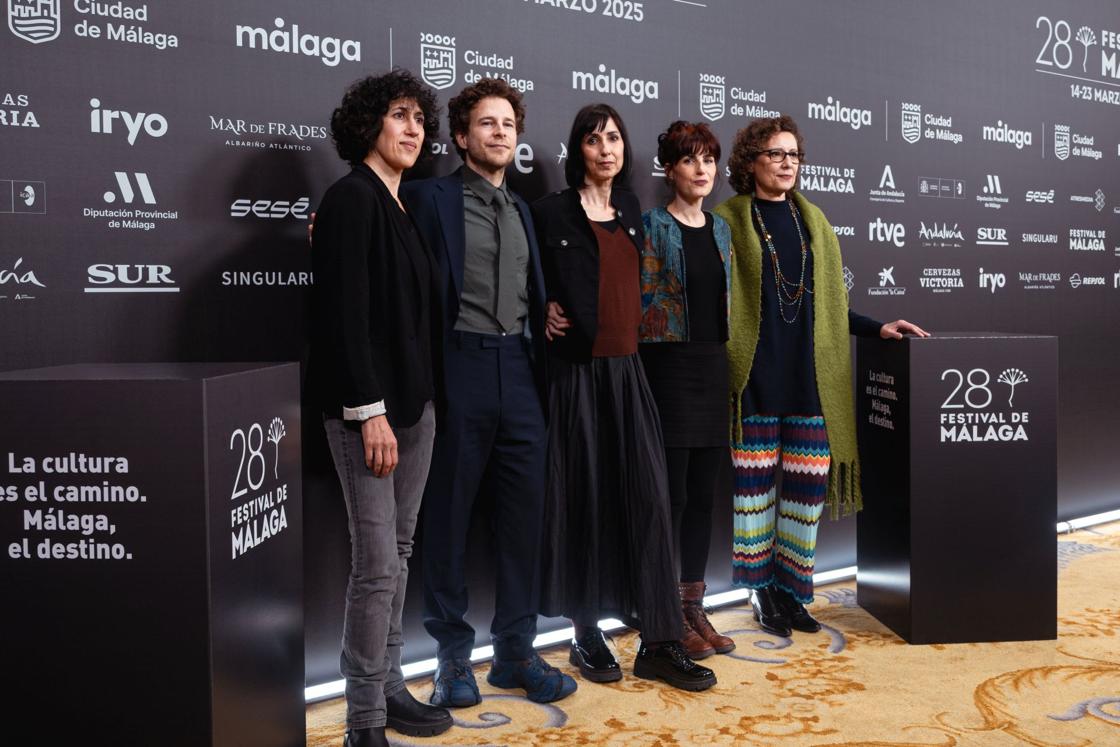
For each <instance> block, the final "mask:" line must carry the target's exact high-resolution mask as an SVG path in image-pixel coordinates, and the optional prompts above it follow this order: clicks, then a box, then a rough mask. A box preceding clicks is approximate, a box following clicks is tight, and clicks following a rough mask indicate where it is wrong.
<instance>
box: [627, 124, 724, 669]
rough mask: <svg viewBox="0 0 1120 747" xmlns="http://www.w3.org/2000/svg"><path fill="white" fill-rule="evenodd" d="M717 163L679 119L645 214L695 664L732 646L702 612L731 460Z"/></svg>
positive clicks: (650, 349)
mask: <svg viewBox="0 0 1120 747" xmlns="http://www.w3.org/2000/svg"><path fill="white" fill-rule="evenodd" d="M719 157H720V145H719V140H717V139H716V136H715V135H714V134H713V133H712V131H711V130H710V129H708V126H707V125H705V124H703V123H691V122H684V121H677V122H673V123H672V124H671V125H669V127H668V129H666V130H665V132H663V133H661V135H659V136H658V138H657V160H658V162H659V163H660V164H661V166H662V167H663V168H664V169H665V181H666V183H667V184H668V185H669V187H670V189H671V190H672V195H673V196H672V199H671V200H670V201H669V204H668V205H667V206H665V207H657V208H654V209H652V210H647V211H646V212H645V213H643V214H642V224H643V227H644V228H645V234H646V241H645V250H644V251H643V252H642V326H641V328H640V329H639V330H638V336H639V340H640V341H641V345H639V346H638V347H639V351H640V352H641V355H642V364H643V366H644V367H645V371H646V377H647V378H648V379H649V386H650V389H651V390H652V391H653V397H654V399H655V400H656V401H657V410H658V413H659V414H660V416H661V433H662V435H663V437H664V440H665V461H666V464H667V466H668V470H669V499H670V507H671V509H672V519H673V543H674V545H675V549H676V556H677V559H678V561H679V565H680V595H681V611H682V613H683V615H684V637H683V638H682V639H681V644H682V645H683V646H684V648H685V651H687V652H688V655H689V657H691V658H693V659H703V658H706V657H708V656H711V655H712V654H715V653H720V654H725V653H728V652H729V651H731V650H732V649H734V648H735V642H734V641H732V640H731V639H730V638H728V637H727V636H724V635H720V634H719V633H718V632H717V631H716V629H715V628H714V627H712V624H711V622H709V621H708V616H707V614H706V613H705V611H704V590H705V586H704V573H705V570H706V567H707V562H708V545H709V543H710V540H711V536H712V504H713V502H714V500H715V495H716V481H717V479H718V477H719V473H720V469H721V468H722V467H723V465H724V464H725V462H726V460H727V423H726V420H725V415H726V413H727V398H726V393H727V319H728V317H727V315H728V309H729V303H730V295H731V294H730V293H729V291H730V288H731V229H730V228H729V227H728V225H727V221H725V220H724V219H723V218H720V217H719V216H718V215H712V214H711V213H709V212H708V211H706V210H704V198H705V197H707V196H708V195H709V194H711V192H712V188H713V187H714V186H715V183H716V173H717V169H718V166H719Z"/></svg>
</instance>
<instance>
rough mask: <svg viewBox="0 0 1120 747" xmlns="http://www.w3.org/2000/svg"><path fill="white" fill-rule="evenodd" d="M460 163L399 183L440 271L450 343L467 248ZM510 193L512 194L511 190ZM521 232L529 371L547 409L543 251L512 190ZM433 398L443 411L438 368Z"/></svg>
mask: <svg viewBox="0 0 1120 747" xmlns="http://www.w3.org/2000/svg"><path fill="white" fill-rule="evenodd" d="M465 168H467V167H466V166H463V167H461V168H460V169H459V170H457V171H455V173H453V174H448V175H447V176H441V177H437V178H432V179H421V180H418V181H415V182H408V183H407V184H403V185H401V198H402V199H403V200H404V201H405V204H406V205H407V206H408V210H409V213H411V215H412V217H413V219H414V220H415V221H416V225H417V226H418V227H419V229H420V232H421V233H422V234H423V235H424V239H425V241H426V242H427V244H428V246H429V247H430V248H431V250H432V254H433V255H434V257H435V260H436V265H437V268H438V269H437V270H436V274H437V275H438V276H439V278H438V281H437V287H438V289H439V290H438V294H439V298H440V304H439V308H440V314H441V316H440V321H441V324H440V328H441V330H442V337H443V342H444V344H448V343H449V341H450V338H451V332H452V330H453V328H454V326H455V321H456V320H457V319H458V318H459V298H460V296H461V295H462V292H463V263H464V261H465V257H466V253H467V239H466V230H467V229H466V223H465V218H464V208H463V177H462V173H461V171H462V169H465ZM510 194H513V192H512V190H511V191H510ZM513 199H514V202H515V204H516V205H517V212H518V213H520V214H521V223H522V225H523V226H524V227H525V237H526V239H527V240H528V242H529V320H528V321H529V324H528V326H527V329H526V336H527V337H529V338H531V341H532V360H533V377H534V378H535V379H536V384H537V393H538V395H539V396H540V398H541V408H542V409H543V410H544V412H545V414H546V416H547V413H548V380H547V368H546V355H545V350H544V340H545V338H544V304H545V293H544V288H545V286H544V274H543V272H542V270H541V254H540V250H539V249H538V247H537V241H536V234H535V232H534V230H533V219H532V218H531V217H530V214H529V206H528V205H527V204H526V203H525V201H524V200H522V199H521V198H520V197H518V196H517V195H516V194H514V195H513ZM437 374H438V380H437V386H436V401H437V405H439V409H440V410H441V411H442V410H443V407H444V406H445V405H446V401H445V400H444V398H443V394H444V393H443V387H442V386H441V382H442V381H443V376H444V375H446V372H444V371H442V369H441V370H439V371H437Z"/></svg>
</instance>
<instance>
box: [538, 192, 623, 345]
mask: <svg viewBox="0 0 1120 747" xmlns="http://www.w3.org/2000/svg"><path fill="white" fill-rule="evenodd" d="M611 206H612V207H614V209H615V218H616V219H617V221H618V225H619V228H620V230H622V231H625V232H626V235H627V237H628V238H629V239H630V243H631V244H632V245H633V247H634V253H635V257H638V258H640V257H641V253H642V246H643V245H644V244H645V233H644V231H643V230H642V208H641V205H640V204H639V203H638V198H637V196H635V195H634V193H633V192H631V191H629V190H628V189H625V188H622V187H615V188H613V189H612V190H611ZM533 223H534V224H535V226H536V231H537V241H538V242H539V244H540V247H541V260H542V264H543V265H544V282H545V288H546V290H547V292H548V300H550V301H557V302H558V303H559V304H560V306H561V307H563V309H564V314H565V316H566V317H567V318H568V320H569V321H570V322H571V323H572V326H571V327H569V328H568V329H567V330H566V331H565V335H564V336H563V337H557V338H556V339H555V340H552V341H551V342H549V343H548V350H549V353H550V354H551V355H556V356H559V357H561V358H563V359H564V360H567V361H570V362H572V363H587V362H588V361H590V360H591V348H592V345H593V344H594V341H595V334H596V332H597V331H598V329H599V242H598V241H597V240H596V238H595V232H594V230H593V229H592V228H591V222H590V221H589V220H588V219H587V213H586V212H585V211H584V209H583V204H582V203H581V202H580V199H579V192H578V191H577V190H575V189H571V188H569V189H565V190H563V191H561V192H554V193H552V194H550V195H546V196H544V197H542V198H541V199H539V200H537V201H536V202H534V203H533ZM634 282H635V283H638V282H639V279H638V278H637V277H635V279H634ZM634 335H635V337H637V330H636V329H635V332H634Z"/></svg>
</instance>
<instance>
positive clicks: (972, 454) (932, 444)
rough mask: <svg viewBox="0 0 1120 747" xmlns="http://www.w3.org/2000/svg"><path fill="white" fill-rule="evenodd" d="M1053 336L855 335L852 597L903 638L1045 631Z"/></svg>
mask: <svg viewBox="0 0 1120 747" xmlns="http://www.w3.org/2000/svg"><path fill="white" fill-rule="evenodd" d="M1057 376H1058V340H1057V338H1055V337H1043V336H1034V335H1005V334H993V333H959V334H953V333H947V334H938V335H936V336H934V337H930V338H924V339H922V338H907V339H905V340H902V341H883V340H878V339H860V340H859V341H858V361H857V373H856V415H857V420H858V423H859V442H860V457H861V460H862V470H863V496H864V499H863V500H864V509H863V511H862V512H861V513H860V514H859V517H858V519H857V532H858V539H857V543H856V544H857V558H858V560H857V562H858V564H859V571H858V575H857V600H858V602H859V605H860V606H861V607H863V608H864V609H866V610H867V611H868V612H870V613H871V614H872V615H874V616H875V617H876V618H878V619H879V620H880V621H881V622H882V623H883V624H884V625H886V626H887V627H889V628H890V629H891V630H893V631H894V632H895V633H897V634H898V635H900V636H901V637H902V638H904V639H906V640H907V641H908V642H910V643H963V642H975V641H1017V640H1037V639H1049V638H1055V637H1056V636H1057V619H1056V615H1057V583H1058V581H1057V578H1058V576H1057V574H1058V571H1057V536H1056V531H1055V524H1056V511H1057V508H1056V507H1057V466H1056V461H1057V449H1056V432H1057Z"/></svg>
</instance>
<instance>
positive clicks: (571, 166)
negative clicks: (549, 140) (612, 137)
mask: <svg viewBox="0 0 1120 747" xmlns="http://www.w3.org/2000/svg"><path fill="white" fill-rule="evenodd" d="M612 119H613V120H614V123H615V124H616V125H618V134H619V135H622V168H621V169H620V170H619V172H618V175H617V176H615V178H614V183H615V184H617V185H618V186H620V187H626V188H627V189H628V188H629V187H630V172H631V171H632V170H633V164H634V154H633V152H632V151H631V150H630V135H628V134H627V133H626V123H625V122H623V121H622V117H620V116H619V115H618V112H617V111H615V109H614V107H613V106H611V105H610V104H588V105H587V106H585V107H583V108H582V109H580V110H579V111H578V112H576V118H575V119H574V120H572V130H571V132H569V133H568V160H566V161H564V181H565V182H567V183H568V186H569V187H571V188H572V189H579V188H580V187H582V186H583V180H584V177H585V176H587V164H586V163H585V162H584V160H583V152H582V150H581V149H582V147H583V138H584V137H586V136H587V135H590V134H591V133H592V132H598V131H599V130H601V129H603V128H604V127H606V126H607V122H609V121H611V120H612Z"/></svg>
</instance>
